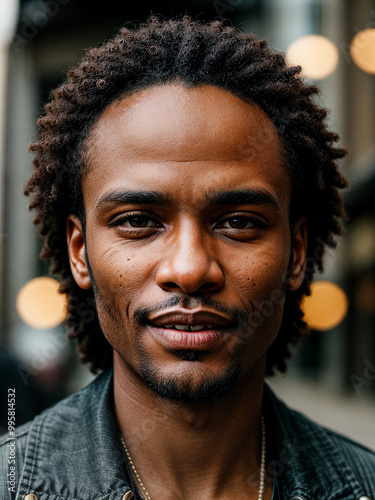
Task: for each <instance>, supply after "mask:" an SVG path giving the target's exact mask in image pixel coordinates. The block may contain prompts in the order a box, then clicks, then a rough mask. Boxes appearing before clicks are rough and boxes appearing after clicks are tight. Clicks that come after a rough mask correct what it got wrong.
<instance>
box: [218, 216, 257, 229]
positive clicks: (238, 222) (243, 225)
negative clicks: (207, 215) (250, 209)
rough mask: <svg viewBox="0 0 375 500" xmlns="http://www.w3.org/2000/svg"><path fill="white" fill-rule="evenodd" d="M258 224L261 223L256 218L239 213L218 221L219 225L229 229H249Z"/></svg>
mask: <svg viewBox="0 0 375 500" xmlns="http://www.w3.org/2000/svg"><path fill="white" fill-rule="evenodd" d="M259 225H261V223H260V221H258V220H257V219H256V220H255V219H254V218H253V217H244V216H241V215H236V216H234V217H230V218H229V219H226V220H225V221H223V222H221V223H220V227H223V228H230V229H251V228H252V227H257V226H259Z"/></svg>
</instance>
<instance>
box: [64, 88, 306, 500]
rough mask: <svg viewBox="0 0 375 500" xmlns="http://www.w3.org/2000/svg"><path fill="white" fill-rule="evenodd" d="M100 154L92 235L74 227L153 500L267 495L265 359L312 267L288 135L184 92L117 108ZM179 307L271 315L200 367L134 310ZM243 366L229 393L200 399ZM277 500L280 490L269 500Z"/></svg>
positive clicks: (238, 332) (87, 187)
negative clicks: (151, 195) (287, 296)
mask: <svg viewBox="0 0 375 500" xmlns="http://www.w3.org/2000/svg"><path fill="white" fill-rule="evenodd" d="M87 150H88V160H89V170H88V172H87V173H86V175H85V176H84V178H83V181H82V191H83V198H84V206H85V211H86V235H84V234H83V230H82V225H81V222H80V220H79V219H78V218H77V217H76V216H74V215H71V216H70V217H69V218H68V221H67V239H68V248H69V255H70V261H71V269H72V272H73V275H74V278H75V280H76V282H77V283H78V285H79V286H80V287H81V288H83V289H89V288H90V287H91V286H93V287H94V293H95V297H96V303H97V309H98V315H99V319H100V322H101V327H102V329H103V332H104V335H105V336H106V338H107V339H108V341H109V342H110V344H111V345H112V346H113V349H114V397H115V412H116V418H117V423H118V426H119V430H120V432H121V433H122V435H123V436H124V439H125V441H126V442H127V444H128V448H129V451H130V454H131V456H132V459H133V461H134V463H135V464H136V467H137V470H138V472H139V474H140V476H141V479H142V481H143V483H144V485H145V486H146V488H147V491H148V493H149V494H150V496H151V498H163V499H166V500H172V499H173V500H176V499H181V500H191V499H194V500H197V499H198V500H203V499H204V500H213V499H216V500H227V499H233V498H236V499H241V498H244V499H245V498H246V499H253V498H254V499H257V498H258V488H259V484H258V480H259V478H258V473H259V472H258V471H259V462H260V442H261V437H260V412H261V403H262V396H263V382H264V376H265V365H266V356H267V350H268V348H269V347H270V345H271V344H272V342H273V340H274V339H275V337H276V335H277V333H278V331H279V328H280V324H281V319H282V313H283V304H282V301H280V300H276V299H275V297H278V298H279V297H280V294H281V295H282V294H284V293H285V290H286V288H289V289H290V290H297V289H298V288H299V286H300V285H301V284H302V281H303V279H304V274H305V268H306V246H307V240H306V220H305V218H304V217H302V218H301V219H300V220H299V221H297V223H296V224H295V226H294V229H293V232H292V233H291V228H290V226H289V205H290V199H291V189H292V188H291V180H290V174H289V172H288V169H287V168H286V167H285V165H283V163H282V160H281V155H280V153H281V147H280V145H279V143H278V136H277V132H276V130H275V129H274V127H273V124H272V122H271V120H270V119H269V118H268V117H267V116H266V115H265V113H264V112H263V111H262V110H261V108H260V107H259V106H257V105H255V104H248V103H245V102H243V101H242V100H240V99H239V98H237V97H236V96H234V95H232V94H230V93H229V92H227V91H225V90H222V89H219V88H216V87H213V86H209V85H204V86H201V87H197V88H190V89H189V88H185V87H184V86H183V85H181V84H179V83H175V84H168V85H163V86H158V87H153V88H150V89H146V90H143V91H140V92H137V93H136V94H134V95H133V96H130V97H127V98H123V99H121V100H119V101H117V102H115V103H113V104H111V105H110V106H109V107H108V108H107V109H106V110H105V112H104V114H103V115H102V116H101V117H100V118H99V120H98V122H97V124H96V126H95V128H94V130H93V132H92V133H91V136H90V138H89V140H88V142H87ZM245 190H247V192H249V191H251V190H252V191H253V192H254V191H255V192H257V193H258V194H259V193H261V196H260V198H259V197H258V198H254V196H253V197H249V196H247V197H244V196H242V197H240V198H238V199H237V200H234V199H229V198H228V197H227V198H225V197H224V198H222V200H221V203H219V204H218V203H215V202H214V198H213V194H214V193H217V192H232V191H241V192H244V191H245ZM124 191H127V192H128V191H138V192H139V191H142V192H150V191H153V192H157V193H159V194H160V193H164V194H167V195H169V204H168V206H160V205H158V204H155V203H154V202H153V201H152V200H151V199H150V200H143V202H142V200H138V201H134V199H133V200H132V202H129V200H126V199H125V197H124V196H119V193H120V192H124ZM216 201H217V200H216ZM85 236H86V237H85ZM85 246H86V252H87V258H88V261H89V264H90V266H91V274H90V272H89V268H88V265H87V261H86V260H85ZM290 258H291V261H290ZM290 262H291V264H292V265H291V273H290V275H289V277H288V278H287V270H288V265H289V264H290ZM93 281H94V282H93ZM280 291H282V292H280ZM206 297H209V298H210V299H212V301H213V302H212V305H211V306H210V307H207V306H206V303H205V302H204V301H203V299H204V298H206ZM171 298H172V299H173V300H174V304H177V305H175V306H174V307H179V308H181V309H184V310H189V311H192V312H194V311H198V310H200V309H201V308H202V307H203V306H204V309H205V310H211V311H214V312H216V313H217V314H219V313H220V314H224V313H223V312H222V311H225V316H226V317H228V315H229V316H230V313H231V312H233V314H234V312H236V311H237V312H239V313H241V314H242V315H243V316H242V317H246V318H255V317H257V318H259V317H261V318H262V320H261V321H258V322H257V321H255V322H253V323H251V322H249V323H247V322H245V323H242V324H240V325H239V324H237V323H236V324H235V325H229V326H228V327H224V328H222V329H221V330H220V333H221V335H222V339H223V341H219V342H218V343H217V344H213V345H209V346H208V347H207V346H199V345H198V346H197V347H196V348H195V349H190V351H191V350H193V351H195V354H197V359H186V358H183V357H181V355H178V354H177V353H176V351H174V350H173V349H171V348H170V346H169V345H166V344H165V343H163V341H161V340H160V338H159V337H158V336H157V335H156V336H155V335H154V334H152V332H151V330H150V329H149V328H148V327H147V325H146V324H144V323H142V321H140V319H139V315H137V314H135V313H136V312H138V311H139V310H140V309H142V310H145V311H147V312H148V313H149V315H150V316H151V317H153V316H154V315H155V314H156V313H157V314H160V312H163V310H164V309H163V304H167V302H166V301H168V300H169V299H171ZM269 300H271V302H272V304H273V307H272V310H271V312H268V313H267V312H266V311H265V309H264V307H263V306H264V305H265V303H266V302H265V301H269ZM202 302H203V304H202ZM168 308H169V305H168V307H167V306H166V307H165V309H166V310H167V309H168ZM233 318H234V316H233V317H232V319H233ZM181 351H184V349H183V348H182V349H180V354H181ZM198 358H199V359H198ZM145 359H147V362H148V367H149V368H150V369H151V373H152V375H153V376H154V377H155V379H157V381H158V382H160V381H163V382H168V381H170V380H171V379H173V380H174V381H175V384H176V387H177V388H178V389H181V390H182V391H185V393H186V394H189V397H190V400H189V401H185V402H181V401H175V400H173V399H171V398H168V397H164V396H163V397H161V396H160V394H158V393H157V391H155V390H154V389H153V388H151V387H150V385H149V384H148V383H147V382H146V381H145V378H144V376H143V371H142V366H143V365H142V363H144V360H145ZM234 363H236V366H237V367H238V374H237V378H236V379H235V383H234V384H232V386H231V388H230V390H228V391H227V392H226V393H225V394H222V395H221V396H220V398H219V399H218V400H216V401H215V400H214V401H210V400H207V401H199V399H197V401H194V397H197V398H199V393H200V390H201V389H202V385H203V383H204V382H205V381H208V380H209V381H215V380H219V379H221V378H222V377H223V376H225V374H227V373H228V372H229V371H230V369H231V367H232V366H233V365H234ZM271 496H272V482H271V481H268V482H266V491H265V494H264V498H265V499H270V498H271Z"/></svg>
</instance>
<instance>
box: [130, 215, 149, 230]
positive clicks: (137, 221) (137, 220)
mask: <svg viewBox="0 0 375 500" xmlns="http://www.w3.org/2000/svg"><path fill="white" fill-rule="evenodd" d="M128 221H129V224H130V225H131V226H132V227H147V225H148V223H149V221H150V218H149V217H145V216H144V215H133V216H132V217H129V219H128Z"/></svg>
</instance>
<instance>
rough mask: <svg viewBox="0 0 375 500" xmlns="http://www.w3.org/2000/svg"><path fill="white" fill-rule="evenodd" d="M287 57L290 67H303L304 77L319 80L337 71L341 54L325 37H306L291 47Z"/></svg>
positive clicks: (295, 41)
mask: <svg viewBox="0 0 375 500" xmlns="http://www.w3.org/2000/svg"><path fill="white" fill-rule="evenodd" d="M286 57H287V60H288V63H289V64H290V65H292V66H295V65H300V66H302V76H304V77H306V78H314V79H317V80H319V79H322V78H326V77H327V76H329V75H330V74H331V73H332V72H333V71H334V70H335V68H336V66H337V63H338V60H339V52H338V50H337V47H336V45H335V44H334V43H333V42H331V40H329V39H328V38H326V37H325V36H322V35H305V36H302V37H300V38H297V40H294V42H292V43H291V44H290V45H289V47H288V49H287V52H286Z"/></svg>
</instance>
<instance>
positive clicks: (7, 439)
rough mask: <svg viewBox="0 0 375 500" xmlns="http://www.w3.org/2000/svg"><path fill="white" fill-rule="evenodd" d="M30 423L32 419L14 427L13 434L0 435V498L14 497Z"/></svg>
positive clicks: (6, 499) (0, 499)
mask: <svg viewBox="0 0 375 500" xmlns="http://www.w3.org/2000/svg"><path fill="white" fill-rule="evenodd" d="M32 423H33V421H30V422H27V423H26V424H23V425H21V426H19V427H16V430H15V432H14V433H13V436H11V435H10V434H9V433H8V432H7V433H5V434H2V435H1V436H0V477H1V478H4V479H2V480H1V481H0V500H8V499H11V498H14V494H15V492H16V490H17V480H18V476H19V474H18V473H19V471H20V470H21V469H22V467H23V463H24V459H25V454H26V445H27V439H28V435H29V431H30V428H31V425H32ZM12 492H13V496H11V495H12Z"/></svg>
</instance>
